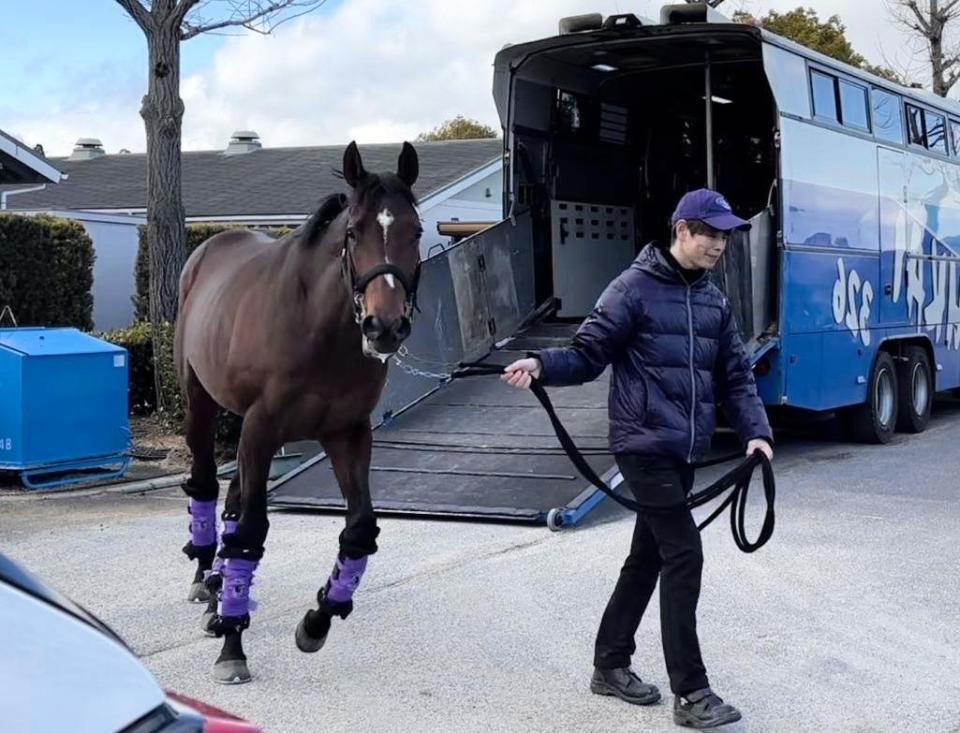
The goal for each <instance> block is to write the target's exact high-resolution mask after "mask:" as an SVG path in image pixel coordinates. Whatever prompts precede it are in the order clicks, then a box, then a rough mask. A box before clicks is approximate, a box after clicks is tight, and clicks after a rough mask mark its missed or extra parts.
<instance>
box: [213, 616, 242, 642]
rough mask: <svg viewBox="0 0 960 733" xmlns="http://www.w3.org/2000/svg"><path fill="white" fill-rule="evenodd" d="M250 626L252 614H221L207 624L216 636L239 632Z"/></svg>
mask: <svg viewBox="0 0 960 733" xmlns="http://www.w3.org/2000/svg"><path fill="white" fill-rule="evenodd" d="M248 628H250V614H249V613H247V614H244V615H243V616H220V615H219V614H218V615H217V616H216V617H214V619H213V620H212V621H210V623H209V624H208V625H207V629H208V630H209V631H210V632H211V633H213V634H214V636H218V637H220V636H224V635H226V634H239V633H242V632H243V631H246V630H247V629H248Z"/></svg>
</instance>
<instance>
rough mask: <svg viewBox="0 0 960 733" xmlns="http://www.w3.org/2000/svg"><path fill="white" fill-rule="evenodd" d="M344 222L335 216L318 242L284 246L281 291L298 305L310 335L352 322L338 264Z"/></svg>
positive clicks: (297, 242) (290, 242) (348, 298)
mask: <svg viewBox="0 0 960 733" xmlns="http://www.w3.org/2000/svg"><path fill="white" fill-rule="evenodd" d="M345 222H346V219H345V218H344V217H337V218H336V219H335V220H334V221H332V222H331V223H330V225H329V226H328V227H327V228H326V230H325V231H324V232H322V233H321V235H320V241H318V242H313V243H304V242H302V241H300V240H297V239H293V240H291V241H289V242H288V243H286V247H287V251H286V253H285V257H284V265H283V276H282V280H283V281H284V282H283V284H282V290H283V292H284V293H286V294H288V295H290V296H295V297H296V299H297V300H298V301H300V302H301V307H302V308H303V318H304V321H305V325H306V327H307V328H308V330H309V332H311V333H318V332H327V331H329V329H330V328H331V327H335V326H336V325H344V326H346V325H348V324H352V323H353V317H352V312H351V300H350V294H349V292H348V290H347V285H346V283H345V282H344V281H343V277H342V272H341V262H340V255H341V251H342V249H343V237H344V230H345V227H346V223H345Z"/></svg>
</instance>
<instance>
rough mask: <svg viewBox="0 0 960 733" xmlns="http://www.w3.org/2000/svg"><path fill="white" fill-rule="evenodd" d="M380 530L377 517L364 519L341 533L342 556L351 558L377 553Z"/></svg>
mask: <svg viewBox="0 0 960 733" xmlns="http://www.w3.org/2000/svg"><path fill="white" fill-rule="evenodd" d="M379 534H380V528H379V527H378V526H377V520H376V518H375V517H372V516H371V517H364V518H363V519H361V520H360V521H359V522H357V523H356V524H355V525H353V526H352V527H347V528H346V529H345V530H343V531H342V532H341V533H340V554H342V555H346V556H347V557H351V558H358V557H364V556H366V555H372V554H374V553H375V552H376V551H377V535H379Z"/></svg>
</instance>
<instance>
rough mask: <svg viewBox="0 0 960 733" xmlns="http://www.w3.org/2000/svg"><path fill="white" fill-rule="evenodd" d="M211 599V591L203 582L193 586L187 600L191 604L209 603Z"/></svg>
mask: <svg viewBox="0 0 960 733" xmlns="http://www.w3.org/2000/svg"><path fill="white" fill-rule="evenodd" d="M210 598H211V595H210V589H209V588H207V586H206V585H205V584H204V583H203V582H200V583H194V584H193V585H191V586H190V592H189V593H188V594H187V600H188V601H190V603H208V602H209V601H210Z"/></svg>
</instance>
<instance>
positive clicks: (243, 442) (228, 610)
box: [208, 405, 278, 684]
mask: <svg viewBox="0 0 960 733" xmlns="http://www.w3.org/2000/svg"><path fill="white" fill-rule="evenodd" d="M277 442H278V440H277V437H276V432H275V429H274V421H273V420H271V419H270V416H269V415H268V414H267V413H265V411H264V410H263V409H261V408H260V407H259V406H258V405H254V406H253V407H251V408H250V409H249V410H247V413H246V414H245V415H244V418H243V429H242V430H241V432H240V445H239V448H238V449H237V469H238V471H239V475H240V481H239V487H240V507H239V519H238V520H237V524H236V527H235V529H234V531H233V532H227V533H225V534H224V535H223V538H222V540H223V547H222V548H221V549H220V552H219V555H220V557H221V558H222V559H223V567H222V570H221V573H222V586H221V589H220V593H219V602H218V604H217V616H216V618H214V619H213V620H212V621H211V622H210V623H209V625H208V629H209V630H210V631H211V632H213V633H214V634H215V635H216V636H218V637H219V636H222V637H224V639H223V649H222V650H221V652H220V656H219V657H218V658H217V661H216V663H215V664H214V668H213V674H214V679H215V680H216V681H217V682H223V683H226V684H235V683H239V682H247V681H249V680H250V671H249V669H248V668H247V658H246V655H245V654H244V653H243V644H242V641H241V637H242V634H243V632H244V630H245V629H247V628H248V627H249V626H250V586H251V584H252V583H253V575H254V572H255V571H256V569H257V565H258V563H259V562H260V559H261V558H262V557H263V546H264V542H265V541H266V539H267V530H268V528H269V522H268V521H267V479H268V478H269V475H270V460H271V459H272V457H273V454H274V451H275V450H276V447H277ZM233 498H234V499H235V495H234V497H233ZM233 508H234V507H232V506H231V501H230V497H228V502H227V510H228V511H231V510H232V509H233Z"/></svg>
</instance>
